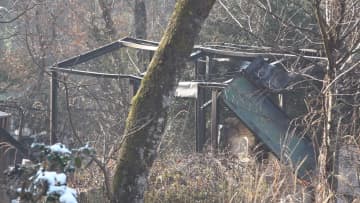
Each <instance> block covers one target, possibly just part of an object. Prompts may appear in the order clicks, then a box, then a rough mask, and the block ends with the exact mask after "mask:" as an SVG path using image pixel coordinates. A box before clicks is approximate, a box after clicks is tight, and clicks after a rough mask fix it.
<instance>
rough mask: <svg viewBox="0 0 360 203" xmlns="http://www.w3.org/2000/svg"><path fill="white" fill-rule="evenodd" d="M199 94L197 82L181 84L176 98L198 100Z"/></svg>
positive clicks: (177, 89)
mask: <svg viewBox="0 0 360 203" xmlns="http://www.w3.org/2000/svg"><path fill="white" fill-rule="evenodd" d="M197 92H198V83H197V82H179V84H178V86H177V88H176V90H175V97H184V98H197Z"/></svg>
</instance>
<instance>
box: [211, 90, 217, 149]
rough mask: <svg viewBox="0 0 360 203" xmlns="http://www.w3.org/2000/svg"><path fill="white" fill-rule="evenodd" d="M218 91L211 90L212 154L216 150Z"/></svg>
mask: <svg viewBox="0 0 360 203" xmlns="http://www.w3.org/2000/svg"><path fill="white" fill-rule="evenodd" d="M217 95H218V90H217V89H212V91H211V147H212V151H213V152H214V153H217V150H218V127H217V126H218V114H217V110H218V103H217Z"/></svg>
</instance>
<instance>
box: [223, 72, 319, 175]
mask: <svg viewBox="0 0 360 203" xmlns="http://www.w3.org/2000/svg"><path fill="white" fill-rule="evenodd" d="M264 91H265V90H259V89H258V88H257V87H256V86H254V85H253V84H252V83H251V82H249V81H248V80H247V79H246V78H245V77H244V76H240V77H239V78H236V79H234V81H232V82H231V84H229V86H228V87H226V88H225V89H224V91H223V94H222V97H223V100H224V102H225V103H226V105H227V106H229V108H230V109H231V110H232V111H234V113H235V114H236V115H237V116H238V117H239V118H240V119H241V120H242V121H243V122H244V123H245V124H246V125H247V127H248V128H249V129H250V130H251V131H252V132H253V133H254V134H255V135H256V136H257V137H258V138H259V139H260V140H261V141H262V142H263V143H264V144H265V145H266V146H267V147H268V148H269V149H270V150H271V151H272V152H273V153H274V154H275V155H276V156H277V157H279V158H281V160H284V161H285V162H287V163H289V162H290V161H291V164H293V167H294V169H297V168H298V167H299V168H298V170H297V173H298V176H299V177H301V178H304V179H307V178H309V176H307V174H308V172H310V173H311V171H314V170H315V167H316V161H315V152H314V148H313V146H312V143H311V141H310V140H309V139H307V138H304V137H298V136H296V135H295V136H291V135H289V134H290V133H287V132H288V130H289V125H290V119H289V118H288V116H287V115H286V114H285V113H284V112H283V111H282V110H281V109H280V108H279V107H278V106H276V105H275V104H274V103H272V102H271V101H270V99H269V98H267V96H266V94H265V92H264ZM303 160H304V161H303ZM302 161H303V163H302V164H300V163H301V162H302Z"/></svg>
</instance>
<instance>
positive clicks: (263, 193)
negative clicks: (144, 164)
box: [145, 154, 306, 203]
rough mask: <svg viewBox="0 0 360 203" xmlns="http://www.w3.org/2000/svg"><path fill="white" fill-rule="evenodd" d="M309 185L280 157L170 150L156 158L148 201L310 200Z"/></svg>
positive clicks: (147, 195) (147, 193) (150, 180)
mask: <svg viewBox="0 0 360 203" xmlns="http://www.w3.org/2000/svg"><path fill="white" fill-rule="evenodd" d="M265 162H268V163H265ZM305 189H306V188H305V186H303V185H301V184H299V183H298V181H297V179H296V177H295V176H294V175H293V173H292V170H291V169H290V168H288V167H285V166H283V165H280V164H279V162H278V161H277V160H273V159H271V160H268V161H264V162H262V163H259V161H256V160H255V158H254V157H249V159H248V160H247V162H242V161H241V160H239V159H238V158H236V157H230V158H229V156H227V155H225V154H220V155H217V156H214V155H212V154H192V155H187V156H182V155H174V154H170V155H168V156H166V157H163V158H162V159H160V160H157V161H156V162H155V164H154V166H153V169H152V171H151V174H150V177H149V187H148V190H147V192H146V194H145V202H166V203H167V202H306V200H305V199H306V198H304V197H303V196H304V195H303V193H304V192H303V191H304V190H305Z"/></svg>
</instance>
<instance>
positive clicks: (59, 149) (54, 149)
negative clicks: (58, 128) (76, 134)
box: [49, 143, 71, 154]
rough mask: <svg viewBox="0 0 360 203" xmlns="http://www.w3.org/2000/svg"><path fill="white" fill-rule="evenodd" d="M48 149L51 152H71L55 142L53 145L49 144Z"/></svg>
mask: <svg viewBox="0 0 360 203" xmlns="http://www.w3.org/2000/svg"><path fill="white" fill-rule="evenodd" d="M49 149H50V150H51V152H54V153H60V154H71V152H70V150H69V149H68V148H66V147H65V145H63V144H61V143H56V144H54V145H51V146H50V147H49Z"/></svg>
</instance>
